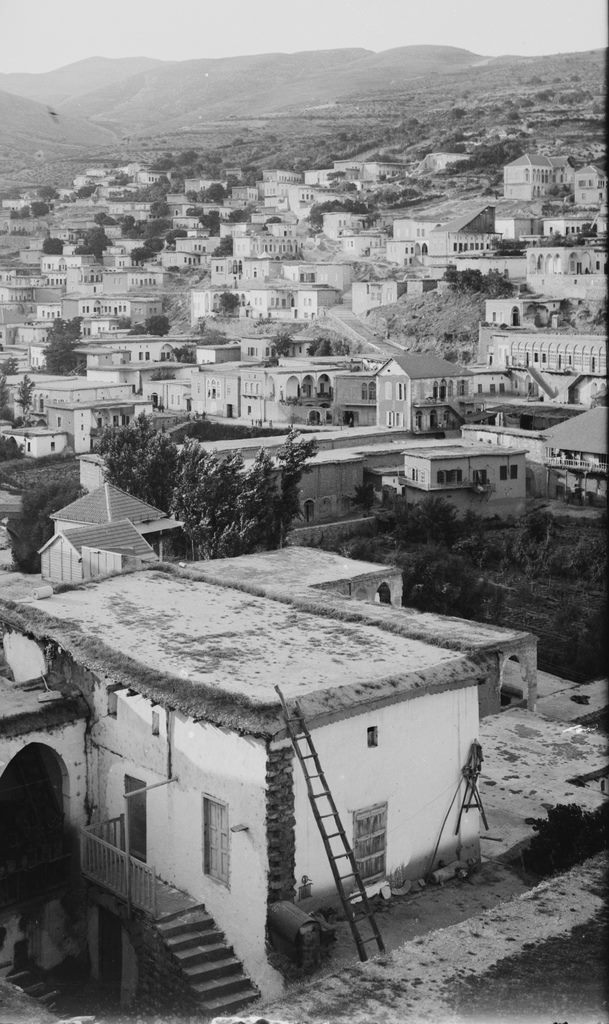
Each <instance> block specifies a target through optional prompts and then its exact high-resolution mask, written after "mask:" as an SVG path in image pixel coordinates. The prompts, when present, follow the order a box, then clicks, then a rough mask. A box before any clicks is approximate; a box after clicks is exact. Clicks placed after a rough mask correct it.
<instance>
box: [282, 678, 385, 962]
mask: <svg viewBox="0 0 609 1024" xmlns="http://www.w3.org/2000/svg"><path fill="white" fill-rule="evenodd" d="M275 690H276V691H277V693H278V694H279V700H280V701H281V707H282V709H283V716H284V720H285V724H286V728H287V731H288V735H289V737H290V739H291V741H292V746H293V747H294V751H295V753H296V757H297V758H298V760H299V761H300V765H301V767H302V770H303V773H304V777H305V782H306V784H307V791H308V794H309V802H310V804H311V808H312V810H313V817H314V818H315V821H316V822H317V827H318V829H319V832H320V835H321V838H322V842H323V844H324V848H325V851H326V854H327V857H328V861H329V863H330V869H331V871H332V875H333V877H334V882H335V884H336V890H337V892H338V895H339V897H340V901H341V904H342V906H343V910H344V912H345V916H346V918H347V920H348V922H349V927H350V928H351V934H352V936H353V941H354V942H355V945H356V948H357V952H358V954H359V958H360V960H367V959H368V952H367V950H366V946H367V945H369V944H370V943H372V942H374V943H376V945H377V948H378V950H379V952H380V953H384V952H385V945H384V943H383V939H382V936H381V933H380V931H379V929H378V925H377V923H376V919H375V916H374V912H373V911H372V908H371V906H370V903H369V901H368V896H367V895H366V889H365V887H364V883H363V882H362V878H361V875H360V873H359V869H358V866H357V861H356V860H355V855H354V853H353V850H352V849H351V846H350V844H349V840H348V838H347V834H346V832H345V830H344V828H343V826H342V823H341V820H340V816H339V813H338V809H337V807H336V804H335V803H334V799H333V797H332V793H331V792H330V788H329V786H328V783H327V781H326V777H325V775H324V772H323V769H322V767H321V763H320V760H319V757H318V754H317V751H316V749H315V747H314V745H313V740H312V738H311V733H310V732H309V730H308V728H307V724H306V722H305V720H304V717H303V714H302V712H301V710H300V706H299V704H298V702H297V701H295V702H294V708H295V713H294V714H290V711H289V709H288V706H287V704H286V702H285V699H284V697H283V694H282V692H281V690H280V689H279V687H278V686H276V687H275ZM310 762H312V765H310ZM310 767H313V769H314V770H313V771H311V770H310ZM324 801H325V806H323V805H322V807H321V808H320V806H319V804H320V802H324ZM332 840H335V841H336V845H337V846H338V847H339V849H338V850H335V849H334V848H333V847H332ZM339 862H340V863H339ZM343 865H345V866H347V867H348V868H349V870H348V871H346V872H345V873H344V874H341V870H343ZM348 880H351V881H352V883H355V891H352V892H351V894H350V895H348V894H347V891H346V889H345V885H344V884H343V883H345V882H347V881H348ZM354 900H355V901H356V902H355V903H354V902H353V901H354ZM362 921H363V922H365V923H366V924H367V925H368V926H369V929H370V931H371V934H370V935H362V934H361V931H360V927H359V925H360V924H361V922H362Z"/></svg>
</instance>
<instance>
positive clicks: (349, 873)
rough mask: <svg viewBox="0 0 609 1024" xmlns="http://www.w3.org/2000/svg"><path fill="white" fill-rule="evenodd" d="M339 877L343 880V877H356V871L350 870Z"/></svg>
mask: <svg viewBox="0 0 609 1024" xmlns="http://www.w3.org/2000/svg"><path fill="white" fill-rule="evenodd" d="M338 877H339V878H340V880H341V882H342V880H343V878H355V872H353V871H348V872H347V874H346V875H339V876H338Z"/></svg>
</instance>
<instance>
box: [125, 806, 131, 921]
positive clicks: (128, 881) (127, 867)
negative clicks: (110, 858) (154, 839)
mask: <svg viewBox="0 0 609 1024" xmlns="http://www.w3.org/2000/svg"><path fill="white" fill-rule="evenodd" d="M129 813H130V812H129V799H128V794H127V793H125V854H126V858H125V870H126V872H127V877H126V880H125V881H126V884H127V918H130V917H131V842H130V840H131V837H130V835H129V824H130V822H129Z"/></svg>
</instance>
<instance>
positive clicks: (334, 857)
mask: <svg viewBox="0 0 609 1024" xmlns="http://www.w3.org/2000/svg"><path fill="white" fill-rule="evenodd" d="M350 856H351V854H350V853H333V854H332V860H342V858H343V857H350Z"/></svg>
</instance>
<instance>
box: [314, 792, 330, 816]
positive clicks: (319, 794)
mask: <svg viewBox="0 0 609 1024" xmlns="http://www.w3.org/2000/svg"><path fill="white" fill-rule="evenodd" d="M320 796H330V790H329V789H322V791H321V793H311V799H312V800H319V798H320ZM324 817H325V815H324Z"/></svg>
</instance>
